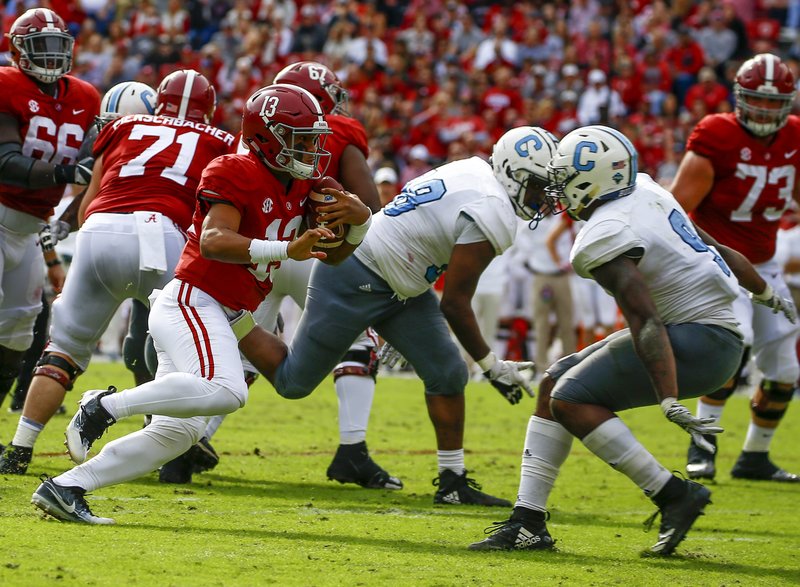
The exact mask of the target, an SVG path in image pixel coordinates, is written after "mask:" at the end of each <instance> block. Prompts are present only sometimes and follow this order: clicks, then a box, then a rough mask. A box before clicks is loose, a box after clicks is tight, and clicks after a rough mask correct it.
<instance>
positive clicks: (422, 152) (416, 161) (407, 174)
mask: <svg viewBox="0 0 800 587" xmlns="http://www.w3.org/2000/svg"><path fill="white" fill-rule="evenodd" d="M429 161H430V154H429V153H428V148H427V147H426V146H425V145H414V146H413V147H411V149H410V150H409V151H408V163H407V164H406V166H405V167H404V168H403V171H402V172H401V173H400V184H401V185H405V184H406V183H408V182H409V181H411V180H412V179H414V178H415V177H419V176H420V175H422V174H423V173H427V172H428V171H430V170H431V169H433V167H432V166H431V164H430V163H429Z"/></svg>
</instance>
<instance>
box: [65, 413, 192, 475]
mask: <svg viewBox="0 0 800 587" xmlns="http://www.w3.org/2000/svg"><path fill="white" fill-rule="evenodd" d="M205 424H206V421H205V418H203V417H196V418H158V417H156V418H153V421H152V422H151V423H150V425H149V426H147V427H145V428H142V429H141V430H137V431H136V432H133V433H131V434H128V435H127V436H123V437H122V438H118V439H117V440H113V441H111V442H109V443H108V444H106V445H105V446H104V447H103V450H101V451H100V453H99V454H98V455H97V456H95V457H93V458H91V459H89V460H88V461H86V462H85V463H83V464H82V465H79V466H77V467H75V468H73V469H70V470H69V471H67V472H66V473H63V474H62V475H59V476H58V477H55V478H54V479H53V480H54V481H55V482H56V483H57V484H58V485H62V486H65V487H75V486H77V487H81V488H83V489H85V490H86V491H95V490H97V489H100V488H101V487H108V486H109V485H116V484H117V483H124V482H125V481H130V480H131V479H136V478H137V477H141V476H142V475H146V474H147V473H150V472H151V471H155V470H156V469H158V468H159V467H160V466H161V465H163V464H164V463H166V462H169V461H171V460H172V459H174V458H175V457H177V456H180V455H182V454H183V453H185V452H186V451H187V450H189V448H190V447H191V446H192V445H193V444H194V442H195V438H194V437H195V436H197V435H198V434H199V432H202V430H204V429H205ZM193 429H195V430H196V431H195V432H193Z"/></svg>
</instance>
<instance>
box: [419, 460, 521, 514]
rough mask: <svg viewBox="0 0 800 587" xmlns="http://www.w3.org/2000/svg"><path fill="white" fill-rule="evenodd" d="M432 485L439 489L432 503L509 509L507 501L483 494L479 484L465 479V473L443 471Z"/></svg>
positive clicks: (509, 505)
mask: <svg viewBox="0 0 800 587" xmlns="http://www.w3.org/2000/svg"><path fill="white" fill-rule="evenodd" d="M433 485H434V486H435V487H438V488H439V489H438V490H437V491H436V494H435V495H434V496H433V503H442V504H453V505H483V506H499V507H506V508H510V507H511V502H510V501H508V500H507V499H501V498H499V497H494V496H493V495H489V494H488V493H483V492H482V491H481V486H480V484H479V483H478V482H477V481H475V479H471V478H469V477H467V471H464V472H463V473H461V475H459V474H458V473H456V472H455V471H451V470H450V469H445V470H444V471H442V472H441V473H439V476H438V477H437V478H436V479H434V480H433Z"/></svg>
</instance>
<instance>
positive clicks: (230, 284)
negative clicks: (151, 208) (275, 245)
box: [175, 153, 311, 310]
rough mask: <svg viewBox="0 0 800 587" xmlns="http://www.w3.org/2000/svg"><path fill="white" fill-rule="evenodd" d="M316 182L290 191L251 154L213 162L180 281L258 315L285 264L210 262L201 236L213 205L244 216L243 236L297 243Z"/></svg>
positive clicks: (203, 185)
mask: <svg viewBox="0 0 800 587" xmlns="http://www.w3.org/2000/svg"><path fill="white" fill-rule="evenodd" d="M310 189H311V182H310V181H306V180H297V179H295V180H293V181H292V183H291V184H290V187H289V191H288V192H287V190H286V188H285V187H284V186H283V185H282V184H281V183H280V182H279V181H278V180H277V179H276V177H275V176H274V175H273V174H272V172H270V171H269V169H267V167H266V166H265V165H264V164H263V163H261V161H259V160H258V159H257V158H256V157H255V155H253V154H251V153H247V154H244V155H242V154H239V155H223V156H222V157H218V158H217V159H214V161H212V162H211V163H210V164H209V166H208V167H207V168H206V170H205V171H204V172H203V177H202V179H201V180H200V187H199V188H198V192H197V209H196V210H195V214H194V219H193V220H192V227H191V228H190V229H189V240H188V242H187V243H186V247H185V248H184V249H183V254H182V255H181V258H180V260H179V261H178V266H177V267H176V268H175V276H176V277H177V278H178V279H181V280H183V281H185V282H187V283H190V284H192V285H194V286H196V287H198V288H200V289H202V290H203V291H205V292H206V293H208V294H210V295H211V296H213V297H214V298H215V299H216V300H217V301H219V302H220V303H221V304H223V305H225V306H228V307H229V308H231V309H233V310H241V309H247V310H255V309H256V308H257V307H258V305H259V304H260V303H261V301H262V300H263V299H264V298H265V297H266V295H267V294H268V293H269V291H270V290H271V289H272V280H271V279H270V273H271V272H272V271H273V270H274V269H277V268H278V267H280V262H275V263H262V264H260V265H255V264H252V263H246V264H236V263H223V262H222V261H215V260H212V259H206V258H205V257H203V256H202V255H201V254H200V242H199V240H198V237H199V235H200V233H201V232H202V228H203V220H204V219H205V216H206V214H207V213H208V210H209V208H210V207H211V204H214V203H217V202H224V203H226V204H230V205H232V206H235V207H236V209H237V210H239V213H240V214H241V216H242V220H241V224H240V225H239V234H241V235H242V236H246V237H248V238H257V239H267V240H282V241H291V240H294V239H295V238H296V237H297V235H298V234H299V232H300V225H301V223H302V222H303V216H304V214H305V212H306V211H307V210H306V199H307V197H308V193H309V191H310Z"/></svg>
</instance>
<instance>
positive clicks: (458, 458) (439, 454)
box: [436, 448, 466, 475]
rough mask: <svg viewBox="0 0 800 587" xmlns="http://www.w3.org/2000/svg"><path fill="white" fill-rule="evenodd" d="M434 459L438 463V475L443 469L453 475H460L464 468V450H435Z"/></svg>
mask: <svg viewBox="0 0 800 587" xmlns="http://www.w3.org/2000/svg"><path fill="white" fill-rule="evenodd" d="M436 458H437V459H438V461H439V473H441V472H442V471H444V470H445V469H450V470H451V471H453V472H454V473H456V474H458V475H461V474H463V473H464V470H465V469H466V467H465V466H464V449H463V448H459V449H458V450H437V451H436Z"/></svg>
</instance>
